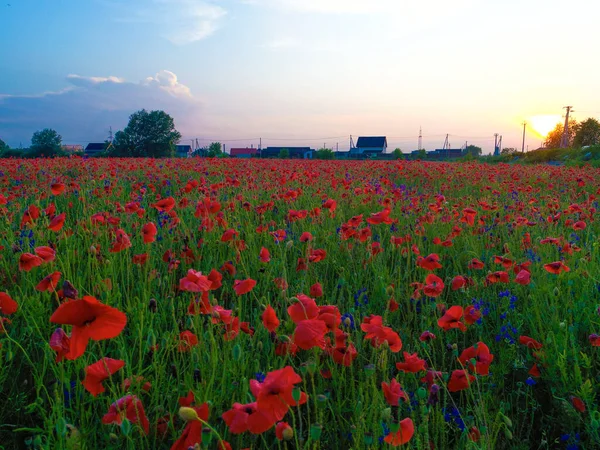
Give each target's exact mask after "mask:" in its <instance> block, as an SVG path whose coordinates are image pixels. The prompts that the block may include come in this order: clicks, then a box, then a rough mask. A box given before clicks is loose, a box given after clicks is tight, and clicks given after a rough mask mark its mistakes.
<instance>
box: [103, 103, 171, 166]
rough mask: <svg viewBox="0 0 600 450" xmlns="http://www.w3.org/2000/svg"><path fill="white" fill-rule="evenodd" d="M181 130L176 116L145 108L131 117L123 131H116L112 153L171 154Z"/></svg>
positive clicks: (138, 154) (113, 154) (133, 155)
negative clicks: (174, 120) (174, 119)
mask: <svg viewBox="0 0 600 450" xmlns="http://www.w3.org/2000/svg"><path fill="white" fill-rule="evenodd" d="M180 139H181V133H179V132H178V131H177V130H176V129H175V123H174V122H173V118H172V117H171V116H170V115H168V114H167V113H166V112H164V111H150V112H148V111H146V110H145V109H142V110H140V111H137V112H134V113H133V114H132V115H131V116H129V123H128V124H127V126H126V127H125V129H124V130H123V131H118V132H117V133H116V134H115V139H114V141H113V147H114V148H113V149H111V152H110V154H111V155H112V156H130V157H152V158H160V157H165V156H172V155H173V151H174V149H175V143H176V142H177V141H179V140H180Z"/></svg>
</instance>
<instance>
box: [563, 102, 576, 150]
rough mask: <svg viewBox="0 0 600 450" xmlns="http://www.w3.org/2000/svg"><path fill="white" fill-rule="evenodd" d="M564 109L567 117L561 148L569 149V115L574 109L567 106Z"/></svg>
mask: <svg viewBox="0 0 600 450" xmlns="http://www.w3.org/2000/svg"><path fill="white" fill-rule="evenodd" d="M563 109H566V110H567V115H566V116H565V127H564V129H563V135H562V139H561V140H560V148H567V147H568V146H569V113H570V112H571V111H573V107H572V106H565V107H563Z"/></svg>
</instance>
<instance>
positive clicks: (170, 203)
mask: <svg viewBox="0 0 600 450" xmlns="http://www.w3.org/2000/svg"><path fill="white" fill-rule="evenodd" d="M152 206H153V207H154V208H156V209H157V210H158V211H161V212H169V211H171V210H172V209H173V208H174V207H175V199H174V198H173V197H168V198H164V199H162V200H159V201H157V202H156V203H154V204H153V205H152Z"/></svg>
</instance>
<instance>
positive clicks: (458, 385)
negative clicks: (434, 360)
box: [448, 370, 475, 392]
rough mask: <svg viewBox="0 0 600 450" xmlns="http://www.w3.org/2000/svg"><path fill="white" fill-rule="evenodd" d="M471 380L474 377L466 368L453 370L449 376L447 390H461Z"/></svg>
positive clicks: (465, 387) (466, 386)
mask: <svg viewBox="0 0 600 450" xmlns="http://www.w3.org/2000/svg"><path fill="white" fill-rule="evenodd" d="M473 381H475V377H474V376H473V375H470V374H469V372H467V371H466V370H455V371H454V372H452V375H451V376H450V381H449V382H448V390H449V391H450V392H458V391H462V390H464V389H467V388H468V387H469V386H470V385H471V383H472V382H473Z"/></svg>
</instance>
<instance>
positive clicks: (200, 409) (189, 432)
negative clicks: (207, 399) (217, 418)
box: [171, 403, 209, 450]
mask: <svg viewBox="0 0 600 450" xmlns="http://www.w3.org/2000/svg"><path fill="white" fill-rule="evenodd" d="M191 408H192V409H193V410H194V411H195V412H196V414H197V415H198V418H199V419H200V420H190V421H188V422H187V423H186V425H185V428H184V429H183V433H181V436H180V437H179V439H177V441H175V443H174V444H173V446H172V447H171V450H188V449H189V448H190V447H191V448H194V447H195V446H196V444H198V445H200V444H202V427H203V423H202V422H201V421H203V422H208V416H209V409H208V404H207V403H203V404H202V405H200V406H193V407H191Z"/></svg>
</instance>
